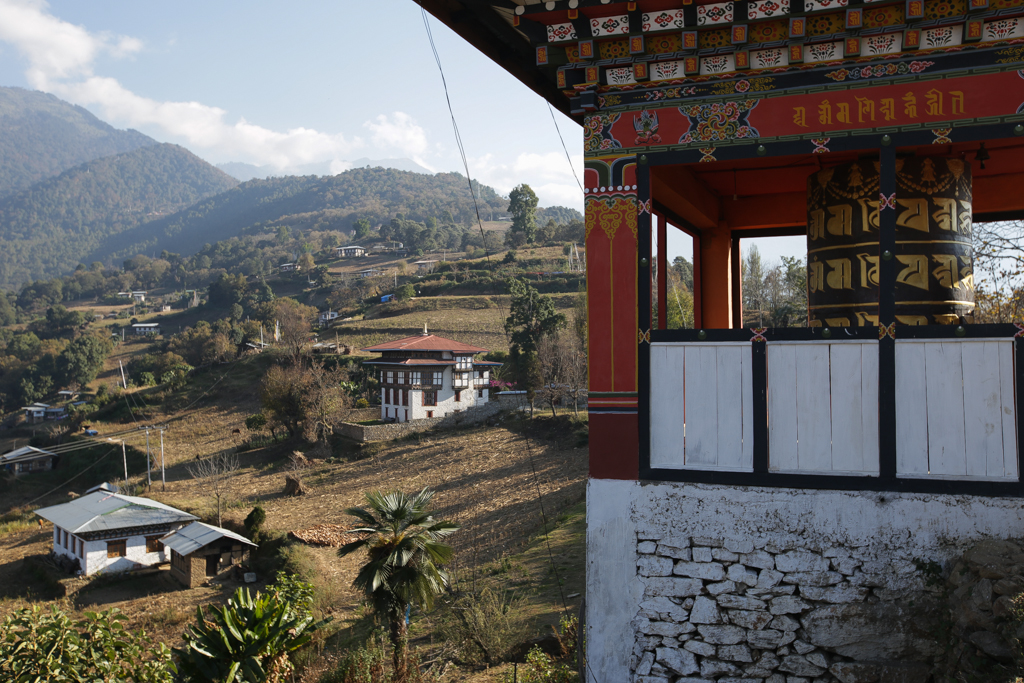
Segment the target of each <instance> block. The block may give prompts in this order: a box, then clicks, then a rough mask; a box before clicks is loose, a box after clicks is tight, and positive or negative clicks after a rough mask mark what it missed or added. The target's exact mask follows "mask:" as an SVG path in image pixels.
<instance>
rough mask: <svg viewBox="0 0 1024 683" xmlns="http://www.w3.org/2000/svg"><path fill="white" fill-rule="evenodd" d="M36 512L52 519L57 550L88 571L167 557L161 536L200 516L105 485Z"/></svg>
mask: <svg viewBox="0 0 1024 683" xmlns="http://www.w3.org/2000/svg"><path fill="white" fill-rule="evenodd" d="M36 514H37V515H39V516H40V517H42V518H43V519H45V520H47V521H49V522H53V552H54V553H55V554H56V555H58V556H61V557H64V558H67V559H68V560H71V561H74V560H78V563H79V566H80V567H81V571H82V573H83V574H86V575H88V574H95V573H96V572H122V571H129V570H132V569H140V568H142V567H148V566H153V565H156V564H160V563H162V562H166V561H167V555H166V553H165V552H164V547H163V544H162V543H161V542H160V539H162V538H163V537H164V536H166V535H167V534H168V533H170V532H172V531H177V530H178V529H180V528H181V527H182V526H184V525H186V524H188V523H189V522H194V521H196V519H198V518H197V517H196V516H195V515H190V514H189V513H187V512H183V511H181V510H177V509H175V508H172V507H171V506H169V505H164V504H163V503H158V502H157V501H155V500H150V499H148V498H138V497H136V496H125V495H121V494H119V493H109V492H105V491H96V492H94V493H90V494H88V495H85V496H82V497H81V498H77V499H75V500H73V501H71V502H69V503H64V504H62V505H53V506H51V507H45V508H41V509H39V510H36Z"/></svg>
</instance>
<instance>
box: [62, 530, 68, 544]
mask: <svg viewBox="0 0 1024 683" xmlns="http://www.w3.org/2000/svg"><path fill="white" fill-rule="evenodd" d="M61 534H62V535H61V541H60V544H61V545H62V546H64V547H65V548H67V547H68V532H67V531H65V530H63V529H61Z"/></svg>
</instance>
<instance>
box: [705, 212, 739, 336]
mask: <svg viewBox="0 0 1024 683" xmlns="http://www.w3.org/2000/svg"><path fill="white" fill-rule="evenodd" d="M731 258H732V231H731V230H729V226H728V225H726V224H725V223H719V224H718V227H717V228H714V229H712V230H706V231H704V232H702V233H701V236H700V298H701V319H702V322H701V327H707V328H712V329H714V328H723V329H728V328H731V327H732V263H731Z"/></svg>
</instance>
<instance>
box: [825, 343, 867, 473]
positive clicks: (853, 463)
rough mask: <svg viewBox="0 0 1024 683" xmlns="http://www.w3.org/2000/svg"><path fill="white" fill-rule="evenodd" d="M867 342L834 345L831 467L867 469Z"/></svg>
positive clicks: (832, 356)
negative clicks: (864, 414) (864, 358)
mask: <svg viewBox="0 0 1024 683" xmlns="http://www.w3.org/2000/svg"><path fill="white" fill-rule="evenodd" d="M864 346H865V345H864V344H832V345H831V347H830V348H829V352H830V358H829V366H830V367H829V373H830V377H831V382H832V389H831V393H832V469H834V470H837V471H840V472H861V471H863V470H864V466H865V464H866V463H865V462H864V446H865V444H864V440H865V434H864V418H863V415H862V412H863V410H864V396H863V394H864V386H863V380H862V375H863V369H862V368H863V359H862V355H863V351H864Z"/></svg>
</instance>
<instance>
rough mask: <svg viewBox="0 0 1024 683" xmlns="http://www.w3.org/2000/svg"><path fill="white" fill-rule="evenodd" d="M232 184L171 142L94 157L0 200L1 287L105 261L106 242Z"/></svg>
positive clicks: (107, 254)
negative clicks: (100, 157) (85, 264)
mask: <svg viewBox="0 0 1024 683" xmlns="http://www.w3.org/2000/svg"><path fill="white" fill-rule="evenodd" d="M236 184H237V181H236V180H235V179H234V178H231V177H230V176H228V175H227V174H225V173H223V172H222V171H219V170H217V169H216V168H214V167H213V166H211V165H210V164H208V163H206V162H205V161H203V160H202V159H200V158H199V157H197V156H195V155H193V154H192V153H190V152H189V151H187V150H186V149H184V148H182V147H178V146H177V145H153V146H147V147H141V148H139V149H136V150H133V151H130V152H126V153H123V154H118V155H115V156H110V157H105V158H103V159H97V160H94V161H90V162H88V163H85V164H82V165H80V166H77V167H75V168H72V169H70V170H68V171H65V172H63V173H61V174H60V175H58V176H56V177H53V178H49V179H47V180H44V181H42V182H39V183H37V184H35V185H33V186H32V187H30V188H29V189H27V190H23V191H21V192H19V193H17V194H14V195H12V196H9V197H7V198H5V199H3V200H0V240H2V242H3V245H4V248H3V250H0V285H2V286H6V287H10V286H16V285H19V284H22V283H25V282H27V281H29V280H34V279H39V278H43V277H53V276H55V275H59V274H61V273H65V272H68V271H70V270H72V269H74V268H75V266H76V265H77V264H79V263H90V262H92V261H106V260H108V259H109V258H110V255H111V254H110V250H109V248H108V247H107V246H106V245H107V240H108V239H109V238H110V237H111V236H114V235H117V234H119V233H122V232H124V231H126V230H130V229H131V228H135V227H136V226H139V225H141V224H143V223H146V222H147V221H154V220H155V219H158V218H159V217H160V216H161V215H166V214H171V213H173V212H175V211H178V210H180V209H182V208H185V207H187V206H191V205H192V204H194V203H195V202H197V201H199V200H201V199H204V198H206V197H209V196H211V195H215V194H218V193H220V192H223V191H224V190H227V189H229V188H231V187H233V186H234V185H236Z"/></svg>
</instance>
